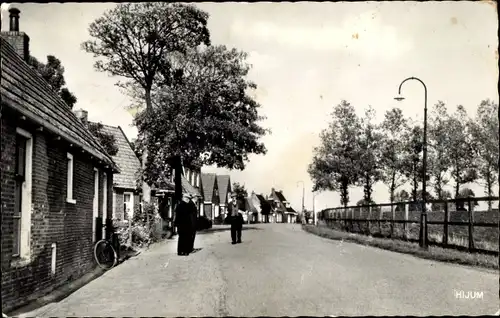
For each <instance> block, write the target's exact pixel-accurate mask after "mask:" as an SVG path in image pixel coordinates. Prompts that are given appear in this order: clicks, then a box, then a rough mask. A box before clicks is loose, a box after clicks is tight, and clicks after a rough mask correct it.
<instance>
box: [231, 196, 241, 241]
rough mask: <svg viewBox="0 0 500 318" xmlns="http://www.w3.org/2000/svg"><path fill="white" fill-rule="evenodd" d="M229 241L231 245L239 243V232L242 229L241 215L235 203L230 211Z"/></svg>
mask: <svg viewBox="0 0 500 318" xmlns="http://www.w3.org/2000/svg"><path fill="white" fill-rule="evenodd" d="M230 222H231V240H232V244H237V243H241V230H242V229H243V223H244V220H243V215H242V214H241V213H240V212H239V210H238V205H237V203H236V201H235V203H234V205H233V206H232V211H231V219H230Z"/></svg>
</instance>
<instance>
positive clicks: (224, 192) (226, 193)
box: [217, 175, 232, 220]
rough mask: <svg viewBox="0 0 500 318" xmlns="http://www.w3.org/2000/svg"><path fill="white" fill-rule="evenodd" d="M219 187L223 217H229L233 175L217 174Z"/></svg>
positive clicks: (220, 209) (220, 207) (220, 208)
mask: <svg viewBox="0 0 500 318" xmlns="http://www.w3.org/2000/svg"><path fill="white" fill-rule="evenodd" d="M217 188H218V189H219V211H220V215H221V217H222V219H223V220H224V219H225V218H226V217H227V213H228V206H229V202H230V201H231V191H232V190H231V177H230V176H228V175H219V176H217Z"/></svg>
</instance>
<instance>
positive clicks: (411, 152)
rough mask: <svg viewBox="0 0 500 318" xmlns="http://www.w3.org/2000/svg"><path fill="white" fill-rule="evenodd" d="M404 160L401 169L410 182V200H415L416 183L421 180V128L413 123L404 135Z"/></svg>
mask: <svg viewBox="0 0 500 318" xmlns="http://www.w3.org/2000/svg"><path fill="white" fill-rule="evenodd" d="M403 143H404V161H403V167H402V171H403V172H404V174H405V177H406V178H407V179H408V180H409V181H410V184H411V188H412V190H411V197H412V201H417V194H418V185H419V184H420V183H421V182H422V180H423V178H422V172H423V165H422V159H421V153H422V151H423V129H422V128H421V127H420V126H419V125H417V124H413V125H411V126H410V129H409V130H408V131H407V132H406V133H405V136H404V140H403Z"/></svg>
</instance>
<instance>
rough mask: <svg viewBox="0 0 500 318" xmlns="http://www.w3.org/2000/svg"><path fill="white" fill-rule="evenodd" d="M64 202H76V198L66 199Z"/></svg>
mask: <svg viewBox="0 0 500 318" xmlns="http://www.w3.org/2000/svg"><path fill="white" fill-rule="evenodd" d="M66 202H67V203H71V204H76V200H75V199H66Z"/></svg>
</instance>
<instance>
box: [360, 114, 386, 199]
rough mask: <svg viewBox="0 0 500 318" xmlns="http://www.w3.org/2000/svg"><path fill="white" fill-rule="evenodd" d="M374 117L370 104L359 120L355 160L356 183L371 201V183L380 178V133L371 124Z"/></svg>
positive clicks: (365, 197)
mask: <svg viewBox="0 0 500 318" xmlns="http://www.w3.org/2000/svg"><path fill="white" fill-rule="evenodd" d="M374 117H375V110H374V109H373V108H372V107H371V106H370V107H369V108H368V109H367V110H366V111H365V116H364V117H363V118H362V119H361V121H360V125H361V127H360V128H361V129H360V136H359V138H358V140H357V142H358V145H357V148H358V151H359V155H358V157H357V160H356V162H357V168H358V169H359V179H358V180H357V185H361V186H363V191H364V196H363V197H364V200H365V201H366V202H371V201H372V193H373V185H374V184H375V183H376V182H378V181H380V180H381V179H382V169H381V167H382V164H381V151H382V147H381V141H382V134H381V133H380V131H379V129H378V127H376V126H375V125H374V124H373V118H374Z"/></svg>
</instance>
